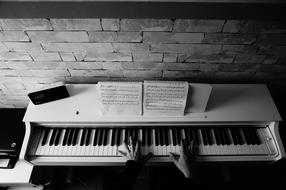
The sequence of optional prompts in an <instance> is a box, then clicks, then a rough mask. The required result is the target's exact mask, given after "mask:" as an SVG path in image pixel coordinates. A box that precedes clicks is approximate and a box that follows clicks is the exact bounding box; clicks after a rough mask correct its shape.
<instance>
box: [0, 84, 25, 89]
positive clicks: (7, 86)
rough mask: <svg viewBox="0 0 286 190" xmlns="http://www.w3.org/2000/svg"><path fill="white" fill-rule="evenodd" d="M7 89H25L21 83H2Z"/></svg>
mask: <svg viewBox="0 0 286 190" xmlns="http://www.w3.org/2000/svg"><path fill="white" fill-rule="evenodd" d="M3 85H4V86H5V87H6V88H7V89H26V88H25V85H24V84H22V83H3Z"/></svg>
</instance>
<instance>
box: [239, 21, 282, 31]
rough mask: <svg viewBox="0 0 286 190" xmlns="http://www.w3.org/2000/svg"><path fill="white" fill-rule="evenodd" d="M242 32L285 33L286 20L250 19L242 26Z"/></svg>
mask: <svg viewBox="0 0 286 190" xmlns="http://www.w3.org/2000/svg"><path fill="white" fill-rule="evenodd" d="M240 32H241V33H285V32H286V23H285V21H284V20H283V21H272V20H269V21H261V20H260V21H258V20H249V21H246V22H245V24H244V25H243V27H242V28H241V31H240Z"/></svg>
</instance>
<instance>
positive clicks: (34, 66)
mask: <svg viewBox="0 0 286 190" xmlns="http://www.w3.org/2000/svg"><path fill="white" fill-rule="evenodd" d="M6 64H7V66H8V67H9V68H10V69H14V70H40V69H66V68H67V65H66V63H65V62H55V61H8V62H6Z"/></svg>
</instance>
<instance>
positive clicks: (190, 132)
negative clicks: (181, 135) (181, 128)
mask: <svg viewBox="0 0 286 190" xmlns="http://www.w3.org/2000/svg"><path fill="white" fill-rule="evenodd" d="M187 132H188V137H187V138H188V144H191V142H192V141H193V140H194V139H193V131H192V130H191V129H190V128H187ZM193 143H195V142H193Z"/></svg>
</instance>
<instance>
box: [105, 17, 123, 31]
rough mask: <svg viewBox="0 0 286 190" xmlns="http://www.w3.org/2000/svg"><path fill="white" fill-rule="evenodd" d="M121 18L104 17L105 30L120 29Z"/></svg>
mask: <svg viewBox="0 0 286 190" xmlns="http://www.w3.org/2000/svg"><path fill="white" fill-rule="evenodd" d="M119 22H120V21H119V19H114V18H103V19H101V25H102V29H103V30H105V31H119Z"/></svg>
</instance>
